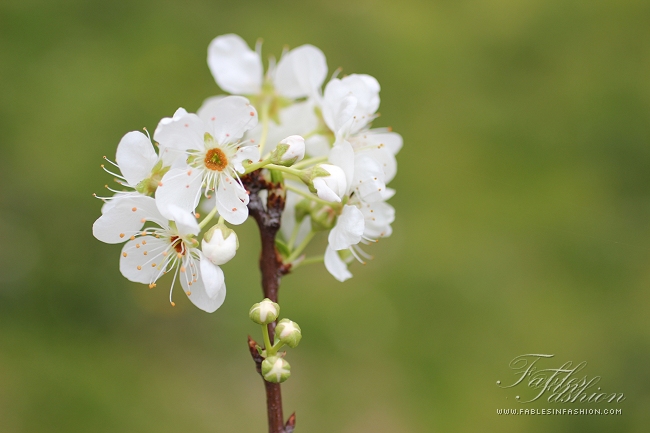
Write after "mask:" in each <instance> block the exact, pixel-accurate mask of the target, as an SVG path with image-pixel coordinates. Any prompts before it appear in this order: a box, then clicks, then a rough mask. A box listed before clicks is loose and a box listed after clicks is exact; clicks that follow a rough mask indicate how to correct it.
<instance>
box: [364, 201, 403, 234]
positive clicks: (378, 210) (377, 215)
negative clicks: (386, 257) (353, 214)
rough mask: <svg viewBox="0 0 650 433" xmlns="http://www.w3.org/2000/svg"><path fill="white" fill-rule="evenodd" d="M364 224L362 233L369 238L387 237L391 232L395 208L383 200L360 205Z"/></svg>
mask: <svg viewBox="0 0 650 433" xmlns="http://www.w3.org/2000/svg"><path fill="white" fill-rule="evenodd" d="M361 212H362V213H363V216H364V220H365V226H364V229H363V235H364V236H365V237H367V238H370V239H379V238H381V237H388V236H390V235H391V233H392V232H393V230H392V228H391V226H390V225H391V224H392V223H393V221H395V209H394V208H393V207H392V206H391V205H389V204H388V203H385V202H377V203H372V204H367V205H364V206H362V207H361Z"/></svg>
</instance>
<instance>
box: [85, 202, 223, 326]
mask: <svg viewBox="0 0 650 433" xmlns="http://www.w3.org/2000/svg"><path fill="white" fill-rule="evenodd" d="M170 211H171V212H172V214H173V215H174V220H169V219H167V218H165V217H164V216H163V215H162V214H161V213H160V212H159V211H158V209H157V207H156V204H155V202H154V199H153V198H151V197H146V196H138V197H127V198H124V199H122V200H120V201H119V202H118V203H117V204H116V205H115V206H113V207H112V208H111V209H109V210H108V211H106V212H105V213H104V214H103V215H102V216H101V217H100V218H99V219H98V220H97V221H95V224H93V235H94V236H95V237H96V238H97V239H99V240H100V241H102V242H106V243H110V244H115V243H121V242H126V244H125V245H124V247H123V248H122V254H121V256H120V272H121V273H122V275H124V276H125V277H126V278H127V279H128V280H130V281H133V282H136V283H143V284H148V285H149V288H153V287H155V286H156V281H157V280H158V279H159V278H160V277H161V276H163V275H164V274H167V273H169V272H172V271H173V273H174V277H173V281H172V285H171V288H170V291H169V301H170V302H171V303H172V305H174V302H173V301H172V292H173V288H174V284H175V282H176V280H177V279H178V280H180V283H181V286H182V287H183V290H184V291H185V293H186V295H187V297H188V298H189V299H190V301H192V303H194V305H196V306H197V307H199V308H200V309H202V310H204V311H207V312H209V313H211V312H213V311H215V310H216V309H217V308H219V307H220V306H221V304H222V303H223V301H224V299H225V296H226V285H225V281H224V275H223V271H222V270H221V269H220V268H219V267H218V266H215V265H214V264H212V263H211V262H210V261H209V260H207V259H205V257H204V255H203V253H202V252H201V251H200V250H199V249H197V248H196V246H197V242H196V240H195V239H194V236H195V235H197V234H198V233H199V226H198V224H197V222H196V220H195V219H194V217H193V216H192V215H191V214H189V213H187V212H185V211H184V210H182V209H181V208H179V207H175V208H173V207H172V208H171V209H170ZM148 222H151V223H154V224H155V225H157V227H155V226H146V227H144V228H143V226H145V224H146V223H148Z"/></svg>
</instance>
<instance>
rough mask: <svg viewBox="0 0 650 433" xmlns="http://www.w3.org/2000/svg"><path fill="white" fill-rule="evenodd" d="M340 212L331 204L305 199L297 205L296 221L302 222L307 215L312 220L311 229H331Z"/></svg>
mask: <svg viewBox="0 0 650 433" xmlns="http://www.w3.org/2000/svg"><path fill="white" fill-rule="evenodd" d="M337 213H338V212H336V211H335V210H334V208H332V207H331V206H328V205H324V204H321V203H316V202H315V201H313V200H309V199H304V200H301V201H300V202H299V203H298V204H297V205H296V221H298V222H301V221H302V220H303V219H304V218H305V217H306V216H307V215H309V218H310V221H311V229H312V230H313V231H315V232H317V231H324V230H330V229H332V228H333V227H334V225H335V223H336V215H337Z"/></svg>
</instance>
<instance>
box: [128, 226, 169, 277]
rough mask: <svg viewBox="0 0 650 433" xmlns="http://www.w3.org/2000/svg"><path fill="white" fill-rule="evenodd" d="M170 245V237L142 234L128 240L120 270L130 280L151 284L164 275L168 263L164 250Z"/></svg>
mask: <svg viewBox="0 0 650 433" xmlns="http://www.w3.org/2000/svg"><path fill="white" fill-rule="evenodd" d="M169 247H170V243H169V239H158V238H156V237H154V236H142V237H138V238H136V239H134V240H132V241H128V242H127V243H126V244H125V245H124V248H122V255H121V256H120V272H121V273H122V275H124V276H125V277H126V278H127V279H128V280H129V281H133V282H136V283H142V284H150V283H153V282H154V281H156V279H158V277H159V276H161V275H162V271H163V269H164V267H165V264H166V263H167V257H165V256H163V255H162V253H163V251H166V250H168V249H169Z"/></svg>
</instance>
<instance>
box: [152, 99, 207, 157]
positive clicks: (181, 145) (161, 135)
mask: <svg viewBox="0 0 650 433" xmlns="http://www.w3.org/2000/svg"><path fill="white" fill-rule="evenodd" d="M205 132H206V130H205V125H204V124H203V121H201V119H200V118H199V116H197V115H196V114H192V113H188V112H187V111H185V110H184V109H182V108H179V109H178V110H176V113H174V117H165V118H164V119H162V120H161V121H160V122H159V123H158V126H157V127H156V131H155V132H154V133H153V139H154V140H155V141H157V142H158V143H159V144H160V152H161V155H162V153H163V152H170V153H172V154H173V150H172V149H176V150H181V151H184V150H187V149H196V150H201V149H204V148H205V144H204V143H205V142H204V138H203V137H204V135H205Z"/></svg>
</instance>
